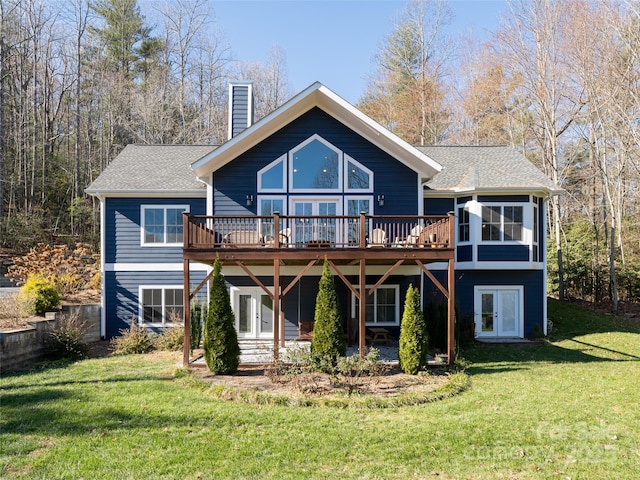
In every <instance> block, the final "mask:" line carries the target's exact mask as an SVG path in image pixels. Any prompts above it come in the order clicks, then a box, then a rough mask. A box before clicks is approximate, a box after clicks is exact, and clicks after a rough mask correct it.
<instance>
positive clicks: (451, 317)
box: [447, 212, 456, 365]
mask: <svg viewBox="0 0 640 480" xmlns="http://www.w3.org/2000/svg"><path fill="white" fill-rule="evenodd" d="M455 234H456V231H455V219H454V214H453V212H449V245H451V246H452V248H454V251H453V256H452V258H450V259H449V265H448V267H449V268H448V272H447V282H448V289H447V290H448V291H449V299H448V302H447V310H448V317H447V363H448V364H449V365H453V362H454V361H455V316H456V315H455V313H456V295H455V283H456V278H455V277H456V276H455V272H456V266H455V263H456V262H455V258H456V252H455V242H454V239H455Z"/></svg>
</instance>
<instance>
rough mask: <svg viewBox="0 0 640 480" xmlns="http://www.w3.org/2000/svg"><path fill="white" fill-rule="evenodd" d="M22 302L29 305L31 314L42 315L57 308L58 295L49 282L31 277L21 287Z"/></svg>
mask: <svg viewBox="0 0 640 480" xmlns="http://www.w3.org/2000/svg"><path fill="white" fill-rule="evenodd" d="M20 294H21V295H22V296H23V300H24V301H25V302H27V303H29V304H30V306H31V313H37V314H38V315H42V314H44V313H45V312H50V311H52V310H55V309H56V308H58V305H59V304H60V294H59V293H58V290H56V288H55V287H54V286H53V284H52V283H51V282H49V281H48V280H46V279H44V278H43V277H41V276H39V275H32V276H30V277H29V278H28V280H27V281H26V283H25V284H24V285H23V286H22V287H21V289H20Z"/></svg>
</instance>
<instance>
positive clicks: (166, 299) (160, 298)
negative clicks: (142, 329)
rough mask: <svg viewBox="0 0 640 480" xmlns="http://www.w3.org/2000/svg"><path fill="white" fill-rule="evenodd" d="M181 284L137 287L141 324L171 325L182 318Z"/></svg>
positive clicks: (182, 299)
mask: <svg viewBox="0 0 640 480" xmlns="http://www.w3.org/2000/svg"><path fill="white" fill-rule="evenodd" d="M183 292H184V290H183V287H182V285H149V286H142V285H141V286H140V287H139V289H138V301H139V318H140V323H141V324H143V325H173V324H174V323H175V322H181V321H182V319H183V318H184V298H183Z"/></svg>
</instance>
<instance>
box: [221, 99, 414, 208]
mask: <svg viewBox="0 0 640 480" xmlns="http://www.w3.org/2000/svg"><path fill="white" fill-rule="evenodd" d="M314 134H318V135H320V136H321V137H322V138H324V139H325V140H326V141H328V142H330V143H331V144H333V145H335V146H336V147H337V148H339V149H340V150H342V151H343V152H344V153H346V154H347V155H349V156H351V157H353V158H354V159H355V160H357V161H358V162H360V163H362V164H363V165H365V166H366V167H367V168H369V169H370V170H372V171H373V172H374V192H373V195H374V196H375V195H378V194H384V196H385V205H384V207H379V206H378V204H377V202H374V209H375V210H374V212H373V213H376V214H381V215H416V214H417V213H418V175H417V173H416V172H414V171H413V170H411V169H410V168H408V167H406V166H405V165H403V164H402V163H400V162H398V161H396V160H395V159H394V158H393V157H391V156H390V155H388V154H387V153H385V152H384V151H382V150H380V149H379V148H378V147H376V146H375V145H373V144H372V143H370V142H369V141H367V140H366V139H364V138H363V137H361V136H360V135H358V134H356V133H355V132H353V131H352V130H351V129H349V128H348V127H346V126H345V125H343V124H342V123H340V122H338V121H337V120H336V119H334V118H333V117H331V116H330V115H328V114H327V113H325V112H324V111H322V110H321V109H319V108H317V107H316V108H313V109H312V110H310V111H309V112H307V113H305V114H304V115H302V116H301V117H299V118H297V119H296V120H294V121H293V122H292V123H290V124H289V125H287V126H285V127H283V128H282V129H281V130H279V131H278V132H276V133H274V134H273V135H272V136H270V137H269V138H267V139H265V140H264V141H262V142H261V143H260V144H258V145H256V146H255V147H254V148H252V149H250V150H249V151H247V152H246V153H244V154H243V155H241V156H239V157H238V158H237V159H235V160H234V161H233V162H231V163H229V164H227V165H225V166H223V167H222V168H220V169H219V170H218V171H216V172H215V173H214V179H213V185H214V190H215V195H214V204H213V211H214V212H215V214H217V215H229V214H231V215H233V214H238V213H241V214H246V213H247V211H249V212H252V213H257V207H258V202H254V204H253V206H251V207H247V206H246V196H247V195H248V194H251V195H254V197H255V196H256V195H257V172H258V170H260V169H261V168H263V167H265V166H266V165H268V164H269V163H271V162H272V161H274V160H276V159H277V158H279V157H280V156H282V155H283V154H286V153H287V152H289V150H291V149H292V148H294V147H296V146H297V145H299V144H300V143H302V142H303V141H305V140H307V139H308V138H309V137H311V136H312V135H314ZM287 188H288V186H287ZM295 195H303V193H298V192H296V194H295ZM309 195H313V192H309ZM366 195H371V194H366Z"/></svg>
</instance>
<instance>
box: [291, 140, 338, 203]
mask: <svg viewBox="0 0 640 480" xmlns="http://www.w3.org/2000/svg"><path fill="white" fill-rule="evenodd" d="M341 164H342V153H341V152H340V151H339V150H338V149H336V148H335V147H333V146H331V145H330V144H329V143H328V142H325V141H324V140H323V139H322V138H321V137H320V136H318V135H314V136H313V137H311V138H310V139H309V140H307V141H306V142H304V143H302V144H301V145H300V146H299V147H297V148H295V149H294V150H292V151H291V189H292V190H294V191H295V190H297V191H300V190H325V191H339V190H342V183H341V180H342V178H341V177H342V175H341V168H340V167H341Z"/></svg>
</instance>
